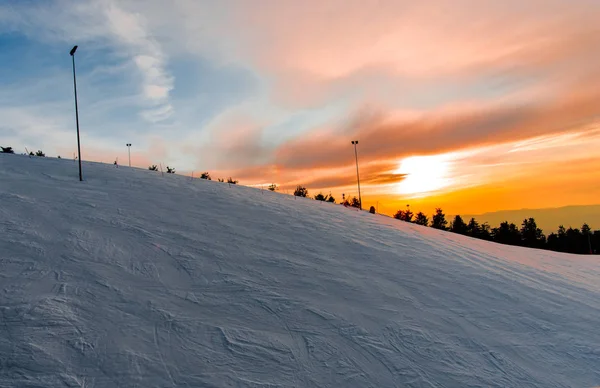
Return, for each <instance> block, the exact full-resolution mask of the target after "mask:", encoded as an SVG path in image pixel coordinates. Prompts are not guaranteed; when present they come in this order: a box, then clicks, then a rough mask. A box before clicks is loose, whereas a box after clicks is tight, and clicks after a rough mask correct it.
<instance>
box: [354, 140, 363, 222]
mask: <svg viewBox="0 0 600 388" xmlns="http://www.w3.org/2000/svg"><path fill="white" fill-rule="evenodd" d="M352 144H354V157H355V158H356V181H357V182H358V206H359V208H360V210H362V198H361V196H360V177H359V175H358V153H357V152H356V146H357V145H358V140H352Z"/></svg>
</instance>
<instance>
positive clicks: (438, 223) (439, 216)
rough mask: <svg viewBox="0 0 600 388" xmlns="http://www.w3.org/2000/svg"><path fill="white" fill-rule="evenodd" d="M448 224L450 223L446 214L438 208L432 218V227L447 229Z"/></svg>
mask: <svg viewBox="0 0 600 388" xmlns="http://www.w3.org/2000/svg"><path fill="white" fill-rule="evenodd" d="M446 225H448V221H446V215H445V214H444V212H443V211H442V209H441V208H439V207H438V208H436V209H435V214H434V215H433V218H432V219H431V227H432V228H435V229H440V230H446V229H447V228H446Z"/></svg>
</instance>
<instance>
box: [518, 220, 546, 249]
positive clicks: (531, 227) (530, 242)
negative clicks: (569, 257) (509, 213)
mask: <svg viewBox="0 0 600 388" xmlns="http://www.w3.org/2000/svg"><path fill="white" fill-rule="evenodd" d="M521 238H522V240H523V244H524V245H525V246H527V247H531V248H542V247H543V246H544V245H545V243H546V237H545V236H544V234H543V233H542V230H541V229H540V228H538V227H537V224H536V223H535V219H534V218H528V219H524V220H523V223H522V224H521Z"/></svg>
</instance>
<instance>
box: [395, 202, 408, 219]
mask: <svg viewBox="0 0 600 388" xmlns="http://www.w3.org/2000/svg"><path fill="white" fill-rule="evenodd" d="M394 218H395V219H397V220H400V221H406V222H412V218H413V212H412V211H411V210H410V205H406V210H398V211H397V212H396V214H395V215H394Z"/></svg>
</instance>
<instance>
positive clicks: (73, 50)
mask: <svg viewBox="0 0 600 388" xmlns="http://www.w3.org/2000/svg"><path fill="white" fill-rule="evenodd" d="M75 51H77V46H73V48H72V49H71V51H70V52H69V54H70V55H71V58H73V89H74V90H75V122H76V123H77V154H78V159H79V181H80V182H81V181H83V175H82V174H81V143H80V141H79V111H78V109H77V80H76V77H75Z"/></svg>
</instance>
